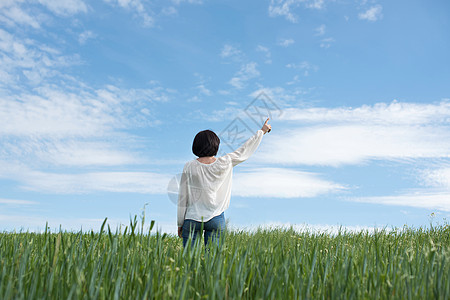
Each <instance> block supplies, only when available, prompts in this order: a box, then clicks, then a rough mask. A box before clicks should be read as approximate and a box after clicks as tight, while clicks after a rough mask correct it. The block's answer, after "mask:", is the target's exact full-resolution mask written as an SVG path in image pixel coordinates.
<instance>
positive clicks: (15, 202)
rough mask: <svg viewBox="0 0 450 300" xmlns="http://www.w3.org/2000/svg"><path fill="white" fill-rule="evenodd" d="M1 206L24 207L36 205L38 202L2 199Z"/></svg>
mask: <svg viewBox="0 0 450 300" xmlns="http://www.w3.org/2000/svg"><path fill="white" fill-rule="evenodd" d="M0 204H6V205H13V206H22V205H35V204H37V202H35V201H29V200H17V199H2V198H0Z"/></svg>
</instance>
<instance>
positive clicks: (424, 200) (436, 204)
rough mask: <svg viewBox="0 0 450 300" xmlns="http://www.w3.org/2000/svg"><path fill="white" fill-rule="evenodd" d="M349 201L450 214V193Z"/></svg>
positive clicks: (423, 193) (351, 199)
mask: <svg viewBox="0 0 450 300" xmlns="http://www.w3.org/2000/svg"><path fill="white" fill-rule="evenodd" d="M348 200H349V201H353V202H362V203H373V204H382V205H395V206H409V207H417V208H425V209H436V210H441V211H447V212H450V192H448V191H447V192H422V191H419V192H415V193H409V194H403V195H395V196H376V197H360V198H350V199H348Z"/></svg>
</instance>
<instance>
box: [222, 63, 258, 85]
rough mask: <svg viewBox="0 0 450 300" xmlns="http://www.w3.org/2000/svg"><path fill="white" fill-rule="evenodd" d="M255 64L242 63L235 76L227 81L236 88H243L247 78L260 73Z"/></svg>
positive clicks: (254, 76)
mask: <svg viewBox="0 0 450 300" xmlns="http://www.w3.org/2000/svg"><path fill="white" fill-rule="evenodd" d="M257 66H258V64H257V63H255V62H250V63H247V64H244V65H243V66H242V67H241V69H240V70H239V71H238V72H237V73H236V74H235V76H234V77H233V78H231V79H230V81H229V83H230V84H231V85H232V86H233V87H235V88H236V89H243V88H244V85H245V83H246V82H247V81H248V80H250V79H253V78H256V77H258V76H259V75H260V73H259V71H258V69H257Z"/></svg>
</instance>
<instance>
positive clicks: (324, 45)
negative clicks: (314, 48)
mask: <svg viewBox="0 0 450 300" xmlns="http://www.w3.org/2000/svg"><path fill="white" fill-rule="evenodd" d="M334 42H335V39H334V38H324V39H322V40H321V41H320V48H325V49H328V48H330V47H331V44H332V43H334Z"/></svg>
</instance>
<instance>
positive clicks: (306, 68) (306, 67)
mask: <svg viewBox="0 0 450 300" xmlns="http://www.w3.org/2000/svg"><path fill="white" fill-rule="evenodd" d="M286 68H289V69H299V70H303V76H308V75H309V71H314V72H317V71H318V70H319V67H317V66H315V65H313V64H311V63H309V62H307V61H302V62H301V63H298V64H292V63H290V64H287V65H286Z"/></svg>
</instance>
